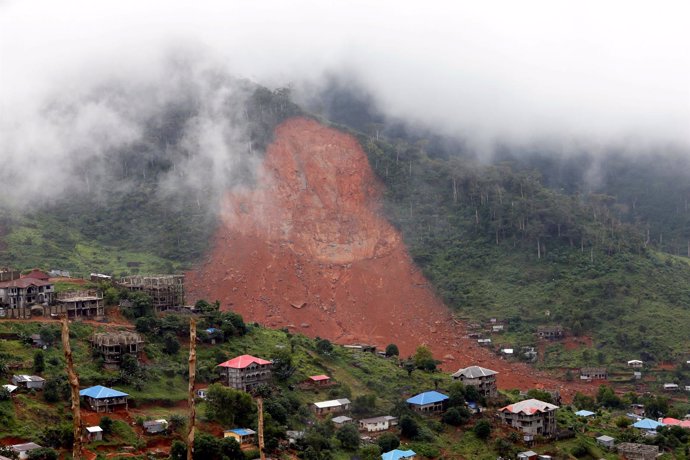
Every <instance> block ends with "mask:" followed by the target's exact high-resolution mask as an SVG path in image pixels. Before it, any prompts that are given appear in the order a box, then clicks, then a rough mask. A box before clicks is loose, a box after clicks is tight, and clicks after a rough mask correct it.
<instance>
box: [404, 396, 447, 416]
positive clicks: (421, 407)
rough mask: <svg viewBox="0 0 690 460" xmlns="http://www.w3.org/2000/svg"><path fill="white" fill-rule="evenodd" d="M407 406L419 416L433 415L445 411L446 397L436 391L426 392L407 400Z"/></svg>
mask: <svg viewBox="0 0 690 460" xmlns="http://www.w3.org/2000/svg"><path fill="white" fill-rule="evenodd" d="M406 402H407V405H408V406H409V407H410V409H412V410H414V411H415V412H419V413H420V414H433V413H439V412H443V411H444V410H446V407H447V405H448V396H446V395H444V394H443V393H439V392H438V391H426V392H424V393H420V394H418V395H415V396H413V397H411V398H409V399H408V400H407V401H406Z"/></svg>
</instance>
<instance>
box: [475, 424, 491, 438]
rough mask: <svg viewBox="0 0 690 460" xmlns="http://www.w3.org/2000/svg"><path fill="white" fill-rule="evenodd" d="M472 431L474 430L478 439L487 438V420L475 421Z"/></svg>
mask: <svg viewBox="0 0 690 460" xmlns="http://www.w3.org/2000/svg"><path fill="white" fill-rule="evenodd" d="M472 431H474V434H475V435H476V436H477V437H478V438H479V439H487V438H488V437H489V436H491V424H490V423H489V421H488V420H484V419H482V420H479V421H478V422H477V423H475V425H474V428H473V429H472Z"/></svg>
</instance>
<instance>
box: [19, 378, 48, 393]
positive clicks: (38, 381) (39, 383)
mask: <svg viewBox="0 0 690 460" xmlns="http://www.w3.org/2000/svg"><path fill="white" fill-rule="evenodd" d="M12 383H13V384H14V385H17V386H18V387H24V388H27V389H29V390H31V389H35V390H42V389H43V385H45V383H46V381H45V379H44V378H43V377H39V376H38V375H13V376H12Z"/></svg>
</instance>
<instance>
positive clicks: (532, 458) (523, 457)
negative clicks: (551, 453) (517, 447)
mask: <svg viewBox="0 0 690 460" xmlns="http://www.w3.org/2000/svg"><path fill="white" fill-rule="evenodd" d="M538 457H539V454H538V453H536V452H535V451H533V450H527V451H525V452H520V453H519V454H517V458H518V460H537V459H538Z"/></svg>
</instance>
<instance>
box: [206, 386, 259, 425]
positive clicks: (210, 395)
mask: <svg viewBox="0 0 690 460" xmlns="http://www.w3.org/2000/svg"><path fill="white" fill-rule="evenodd" d="M253 414H254V403H253V401H252V397H251V396H250V395H249V394H247V393H245V392H244V391H237V390H235V389H232V388H227V387H224V386H222V385H219V384H213V385H211V386H210V387H208V392H207V393H206V416H207V417H208V418H209V419H211V420H216V421H217V422H219V423H221V424H222V425H228V426H230V425H239V426H242V425H249V423H250V422H251V418H252V416H253Z"/></svg>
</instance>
